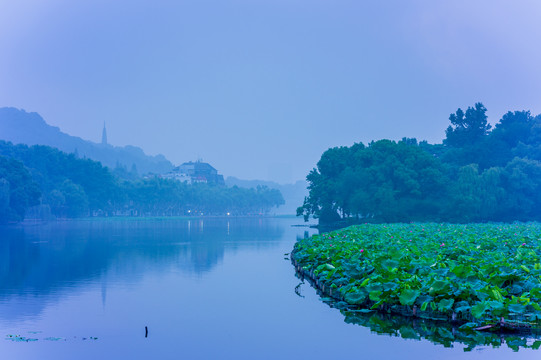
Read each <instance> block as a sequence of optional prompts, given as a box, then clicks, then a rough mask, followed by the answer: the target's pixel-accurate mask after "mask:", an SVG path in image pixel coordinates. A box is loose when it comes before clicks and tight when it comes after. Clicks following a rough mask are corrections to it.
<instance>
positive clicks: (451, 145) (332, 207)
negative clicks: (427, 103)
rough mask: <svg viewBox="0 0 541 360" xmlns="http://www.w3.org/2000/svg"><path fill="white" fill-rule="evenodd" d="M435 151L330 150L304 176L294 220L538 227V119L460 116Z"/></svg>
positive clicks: (376, 146) (482, 111)
mask: <svg viewBox="0 0 541 360" xmlns="http://www.w3.org/2000/svg"><path fill="white" fill-rule="evenodd" d="M449 120H450V125H449V127H448V128H447V130H446V132H445V139H444V140H443V142H442V143H441V144H429V143H427V142H426V141H421V142H418V141H417V140H416V139H411V138H403V139H402V140H401V141H398V142H396V141H391V140H380V141H373V142H371V143H369V144H368V145H364V144H362V143H357V144H354V145H353V146H351V147H335V148H331V149H329V150H327V151H325V152H324V153H323V155H322V156H321V159H320V160H319V162H318V163H317V168H315V169H313V170H312V171H311V172H310V173H309V174H308V176H307V180H308V183H309V187H308V188H309V196H308V197H306V198H305V201H304V204H303V205H302V206H301V207H299V208H298V209H297V215H299V216H300V215H304V217H305V219H308V218H309V217H310V216H313V217H315V218H318V219H319V222H320V224H331V223H342V224H344V223H356V222H410V221H444V222H485V221H515V220H519V221H529V220H541V115H538V116H532V115H531V113H530V112H529V111H515V112H508V113H506V114H505V115H504V116H503V117H502V118H501V120H500V121H499V122H498V123H497V124H496V125H495V126H494V128H493V129H492V127H491V125H490V124H489V123H488V121H487V115H486V108H485V107H484V106H483V104H481V103H477V104H475V105H474V106H473V107H469V108H468V109H467V110H466V111H465V112H464V111H463V110H461V109H458V110H457V111H456V112H455V113H454V114H451V115H450V117H449Z"/></svg>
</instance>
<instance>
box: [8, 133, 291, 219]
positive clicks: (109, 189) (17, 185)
mask: <svg viewBox="0 0 541 360" xmlns="http://www.w3.org/2000/svg"><path fill="white" fill-rule="evenodd" d="M121 170H122V168H119V169H115V171H111V170H110V169H109V168H108V167H105V166H103V165H102V164H101V163H100V162H97V161H93V160H90V159H85V158H83V159H81V158H78V156H77V155H76V154H73V153H72V154H67V153H65V152H62V151H60V150H58V149H55V148H52V147H49V146H41V145H34V146H30V147H29V146H26V145H13V144H12V143H10V142H5V141H0V222H16V221H21V220H22V219H24V218H25V215H27V213H28V211H29V209H31V210H34V211H38V210H39V211H41V212H44V211H45V212H50V215H51V216H53V217H61V218H71V217H86V216H115V215H121V216H183V215H197V216H200V215H205V216H206V215H231V216H235V215H255V214H257V215H260V214H266V213H268V212H269V211H270V210H271V208H272V207H275V206H280V205H282V204H283V203H284V199H283V197H282V194H281V193H280V191H279V190H276V189H269V188H268V187H264V186H259V187H256V188H251V189H246V188H239V187H237V186H233V187H226V186H220V185H217V184H206V183H194V184H186V183H183V182H180V181H176V180H172V179H163V178H159V177H156V176H149V177H145V178H143V177H139V176H138V175H137V174H136V173H134V172H128V171H121ZM36 209H37V210H36ZM38 215H39V216H42V215H40V214H38Z"/></svg>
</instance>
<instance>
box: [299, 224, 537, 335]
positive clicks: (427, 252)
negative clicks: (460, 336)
mask: <svg viewBox="0 0 541 360" xmlns="http://www.w3.org/2000/svg"><path fill="white" fill-rule="evenodd" d="M540 245H541V224H539V223H523V224H467V225H454V224H435V223H424V224H420V223H412V224H381V225H378V224H364V225H358V226H351V227H348V228H345V229H341V230H337V231H333V232H330V233H325V234H321V235H314V236H313V237H311V238H308V239H302V240H299V241H298V242H297V243H296V244H295V248H294V250H293V252H292V253H291V256H292V261H293V262H294V264H295V265H296V266H297V268H298V269H300V270H301V272H303V273H304V274H309V275H308V276H309V277H310V278H312V280H314V281H316V282H317V283H318V284H319V287H320V288H322V289H328V291H326V293H327V294H331V295H332V296H333V297H334V298H336V299H337V300H339V301H341V302H345V303H347V306H348V307H349V308H356V309H366V310H369V309H372V310H382V311H385V312H394V313H400V314H403V315H409V316H412V315H413V316H418V317H426V318H429V319H434V320H447V321H450V322H456V323H459V324H460V325H461V326H460V329H461V330H467V329H478V328H479V327H483V326H484V327H490V325H493V326H495V324H498V325H502V326H503V324H506V326H515V327H521V328H531V329H539V327H540V326H541V322H540V320H541V306H540V305H541V246H540Z"/></svg>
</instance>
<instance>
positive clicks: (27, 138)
mask: <svg viewBox="0 0 541 360" xmlns="http://www.w3.org/2000/svg"><path fill="white" fill-rule="evenodd" d="M101 130H102V129H96V132H97V133H101ZM0 140H5V141H10V142H12V143H14V144H26V145H47V146H52V147H54V148H57V149H60V150H62V151H65V152H66V153H75V154H76V155H77V156H78V157H81V158H83V157H87V158H90V159H92V160H96V161H99V162H101V163H102V164H103V165H105V166H108V167H109V168H111V169H115V168H117V167H118V168H121V169H122V168H127V169H133V170H136V171H137V172H138V173H139V174H140V175H142V174H146V173H149V172H152V173H157V174H160V173H166V172H167V171H169V170H171V169H172V168H173V164H171V162H169V160H167V159H166V158H165V157H164V156H163V155H157V156H149V155H146V154H145V153H144V152H143V150H141V148H138V147H136V146H124V147H119V146H112V145H109V144H107V143H106V144H98V143H94V142H91V141H87V140H83V139H81V138H79V137H76V136H71V135H68V134H66V133H64V132H62V131H60V129H59V128H57V127H54V126H51V125H48V124H47V123H46V122H45V120H43V118H42V117H41V116H40V115H39V114H37V113H34V112H32V113H28V112H26V111H24V110H19V109H16V108H9V107H5V108H0Z"/></svg>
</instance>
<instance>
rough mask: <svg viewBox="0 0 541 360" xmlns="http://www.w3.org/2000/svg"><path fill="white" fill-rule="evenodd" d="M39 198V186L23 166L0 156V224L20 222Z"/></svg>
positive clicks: (18, 162)
mask: <svg viewBox="0 0 541 360" xmlns="http://www.w3.org/2000/svg"><path fill="white" fill-rule="evenodd" d="M40 196H41V193H40V190H39V186H38V185H37V184H36V183H35V182H34V181H33V180H32V176H31V175H30V173H29V172H28V170H27V169H26V168H25V167H24V165H23V164H22V163H21V162H20V161H17V160H14V159H9V158H6V157H3V156H0V223H2V222H7V221H20V220H22V219H23V218H24V214H25V212H26V209H27V208H28V207H30V206H33V205H37V204H38V203H39V198H40Z"/></svg>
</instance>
